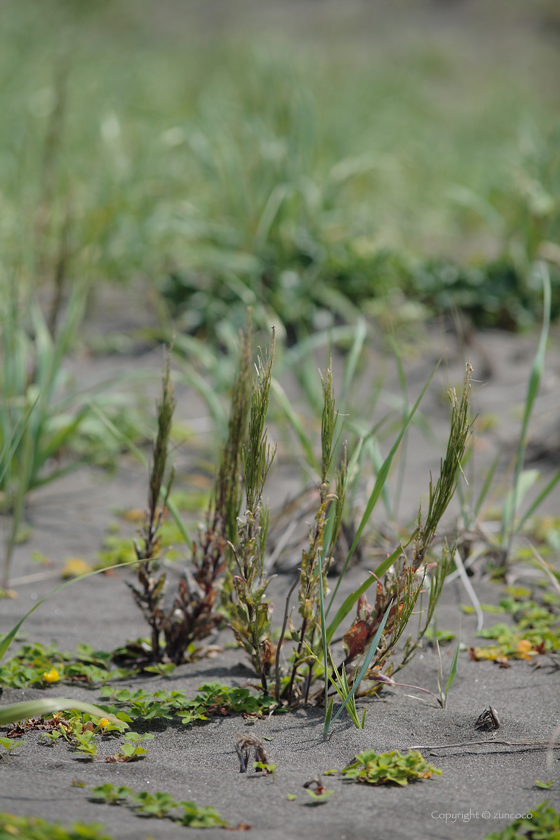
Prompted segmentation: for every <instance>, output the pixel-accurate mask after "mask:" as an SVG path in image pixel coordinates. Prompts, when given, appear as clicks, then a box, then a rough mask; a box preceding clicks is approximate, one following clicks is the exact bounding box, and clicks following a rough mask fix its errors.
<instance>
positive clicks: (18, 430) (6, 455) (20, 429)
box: [0, 393, 41, 484]
mask: <svg viewBox="0 0 560 840" xmlns="http://www.w3.org/2000/svg"><path fill="white" fill-rule="evenodd" d="M40 397H41V394H40V393H39V395H38V396H37V398H36V400H35V402H34V403H33V405H32V406H30V408H29V411H28V412H27V416H26V417H25V419H24V420H22V419H21V418H20V420H19V421H18V423H17V424H16V426H15V427H14V429H13V431H12V433H11V435H10V437H9V438H8V440H7V441H6V443H5V445H4V448H3V449H2V454H1V455H0V484H1V483H2V480H3V478H4V476H5V475H6V470H7V469H8V467H9V466H10V463H11V461H12V458H13V457H14V453H15V451H16V449H17V448H18V446H19V443H20V441H21V438H22V436H23V434H24V432H25V430H26V428H27V424H28V423H29V420H30V419H31V414H32V413H33V409H34V408H35V406H36V405H37V403H38V402H39V399H40ZM20 424H21V425H20ZM6 450H7V452H6Z"/></svg>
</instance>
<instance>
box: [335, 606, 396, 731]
mask: <svg viewBox="0 0 560 840" xmlns="http://www.w3.org/2000/svg"><path fill="white" fill-rule="evenodd" d="M392 606H393V602H392V601H391V603H390V604H389V606H388V607H387V609H386V610H385V615H384V616H383V618H382V620H381V624H380V625H379V628H378V630H377V633H376V634H375V636H374V637H373V641H372V643H371V645H370V648H369V650H368V652H367V654H366V657H365V659H364V662H363V665H362V667H361V668H360V672H359V674H358V676H357V677H355V679H354V684H353V686H352V689H351V691H350V692H349V693H348V696H347V697H346V700H345V701H344V703H343V704H342V705H341V707H340V709H338V710H337V713H336V715H335V716H334V717H333V719H332V721H331V724H332V723H334V722H335V720H336V719H337V717H338V716H339V715H340V714H341V712H342V710H343V709H345V708H346V706H347V705H348V703H349V702H350V701H351V700H352V698H353V697H354V694H355V692H356V691H357V689H358V686H359V685H360V683H361V681H362V680H363V678H364V675H365V673H366V671H367V669H368V668H369V666H370V665H371V660H372V659H373V657H374V656H375V654H376V652H377V646H378V645H379V640H380V638H381V635H382V633H383V630H384V629H385V624H386V623H387V619H388V618H389V611H390V609H391V607H392Z"/></svg>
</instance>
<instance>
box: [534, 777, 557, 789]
mask: <svg viewBox="0 0 560 840" xmlns="http://www.w3.org/2000/svg"><path fill="white" fill-rule="evenodd" d="M553 784H554V782H539V780H538V779H537V780H536V781H535V787H538V788H541V789H542V790H548V789H549V788H551V787H552V785H553Z"/></svg>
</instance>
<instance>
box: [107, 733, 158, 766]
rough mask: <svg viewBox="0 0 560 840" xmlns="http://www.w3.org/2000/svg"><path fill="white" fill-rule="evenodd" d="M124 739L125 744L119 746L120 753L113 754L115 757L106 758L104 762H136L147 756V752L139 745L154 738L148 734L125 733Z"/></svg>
mask: <svg viewBox="0 0 560 840" xmlns="http://www.w3.org/2000/svg"><path fill="white" fill-rule="evenodd" d="M124 737H125V743H124V744H121V751H120V753H115V755H112V756H110V757H109V758H107V759H106V761H108V762H110V763H112V762H115V761H116V762H126V761H138V759H140V758H143V757H144V756H145V755H147V754H148V750H147V749H145V748H144V747H141V746H139V745H140V744H141V742H142V741H151V740H152V739H153V737H154V736H153V735H152V734H151V733H150V732H147V733H146V734H144V735H140V734H139V733H138V732H126V733H125V736H124Z"/></svg>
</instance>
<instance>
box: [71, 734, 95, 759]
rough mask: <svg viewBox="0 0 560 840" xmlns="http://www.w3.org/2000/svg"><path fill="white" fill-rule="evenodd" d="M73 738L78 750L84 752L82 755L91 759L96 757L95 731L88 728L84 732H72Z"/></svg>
mask: <svg viewBox="0 0 560 840" xmlns="http://www.w3.org/2000/svg"><path fill="white" fill-rule="evenodd" d="M74 738H75V740H76V741H77V742H78V747H77V750H78V752H82V753H84V757H85V758H86V759H89V760H91V761H93V759H94V758H97V744H96V743H95V740H94V739H95V733H94V732H92V731H91V730H90V729H86V730H84V732H74Z"/></svg>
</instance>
